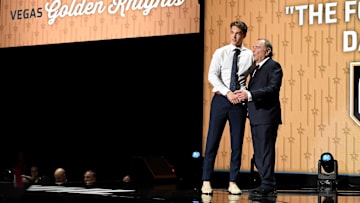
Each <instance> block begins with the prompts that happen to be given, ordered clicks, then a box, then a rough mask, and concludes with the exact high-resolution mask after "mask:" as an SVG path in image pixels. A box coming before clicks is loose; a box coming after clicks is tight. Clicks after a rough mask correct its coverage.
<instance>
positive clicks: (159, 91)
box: [0, 33, 203, 180]
mask: <svg viewBox="0 0 360 203" xmlns="http://www.w3.org/2000/svg"><path fill="white" fill-rule="evenodd" d="M0 51H1V56H2V58H3V59H2V60H3V62H2V64H8V65H7V66H6V67H4V66H3V68H2V74H1V75H2V78H3V88H2V90H3V91H2V92H3V95H2V100H3V105H2V118H3V119H2V120H3V125H2V126H3V130H2V132H3V133H2V136H1V137H2V138H1V139H2V140H1V143H2V144H1V151H0V152H1V154H0V158H1V168H8V167H12V166H13V165H14V164H16V160H17V154H18V152H20V151H22V152H24V154H25V162H26V165H27V166H30V165H31V164H37V165H40V167H41V168H42V169H43V172H44V171H45V172H46V173H48V174H49V176H51V177H52V173H53V170H54V169H55V168H56V167H64V168H66V170H67V172H68V174H69V176H70V177H71V178H72V179H74V180H78V179H82V176H83V173H84V170H85V169H87V168H95V169H97V170H98V171H101V172H103V173H104V174H103V175H104V176H106V177H105V178H111V177H112V176H113V175H114V173H116V172H118V171H119V170H121V169H122V168H124V167H126V163H127V160H129V158H131V157H139V156H140V157H148V156H155V157H164V158H166V159H167V160H168V161H169V162H170V163H171V164H174V165H175V166H176V168H178V171H179V173H186V171H188V170H191V169H189V168H188V167H189V164H190V163H191V153H192V151H194V150H198V151H201V143H202V102H203V100H202V97H203V93H202V91H203V36H202V34H201V33H195V34H181V35H171V36H158V37H144V38H130V39H118V40H106V41H92V42H77V43H67V44H54V45H41V46H24V47H13V48H3V49H0ZM6 61H7V62H6Z"/></svg>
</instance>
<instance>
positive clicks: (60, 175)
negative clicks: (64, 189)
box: [54, 168, 67, 185]
mask: <svg viewBox="0 0 360 203" xmlns="http://www.w3.org/2000/svg"><path fill="white" fill-rule="evenodd" d="M54 178H55V185H65V184H66V183H67V177H66V172H65V169H63V168H57V169H56V170H55V172H54Z"/></svg>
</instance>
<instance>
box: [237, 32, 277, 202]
mask: <svg viewBox="0 0 360 203" xmlns="http://www.w3.org/2000/svg"><path fill="white" fill-rule="evenodd" d="M253 54H254V61H255V64H256V68H255V69H254V71H253V72H252V74H251V76H250V81H249V84H248V90H245V91H244V90H241V92H239V93H238V95H239V99H241V100H247V101H248V102H247V106H248V113H249V114H248V118H249V120H250V125H251V135H252V141H253V148H254V158H255V166H256V168H257V169H258V172H259V175H260V179H261V185H260V186H259V187H258V188H256V189H254V190H252V191H251V192H250V196H255V197H276V195H277V193H276V180H275V172H274V171H275V143H276V138H277V131H278V128H279V125H280V124H281V123H282V120H281V106H280V99H279V93H280V87H281V83H282V78H283V71H282V68H281V65H280V64H279V63H278V62H277V61H274V60H273V59H272V56H273V47H272V44H271V42H270V41H269V40H267V39H258V40H257V41H256V42H255V44H254V46H253Z"/></svg>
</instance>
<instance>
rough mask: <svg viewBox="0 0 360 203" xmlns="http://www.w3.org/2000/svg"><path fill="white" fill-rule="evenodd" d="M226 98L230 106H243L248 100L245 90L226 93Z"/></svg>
mask: <svg viewBox="0 0 360 203" xmlns="http://www.w3.org/2000/svg"><path fill="white" fill-rule="evenodd" d="M226 97H227V98H228V100H229V101H230V102H231V103H232V104H238V103H242V104H243V105H245V103H246V101H247V100H248V92H247V91H246V90H235V91H234V92H228V93H227V95H226Z"/></svg>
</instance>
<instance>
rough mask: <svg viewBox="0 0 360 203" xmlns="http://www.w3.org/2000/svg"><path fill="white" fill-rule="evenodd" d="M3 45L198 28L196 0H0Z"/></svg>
mask: <svg viewBox="0 0 360 203" xmlns="http://www.w3.org/2000/svg"><path fill="white" fill-rule="evenodd" d="M0 30H1V32H0V33H1V35H0V48H2V47H16V46H30V45H43V44H59V43H69V42H82V41H95V40H109V39H124V38H137V37H150V36H163V35H178V34H191V33H199V31H200V5H199V3H198V1H197V0H172V1H170V0H155V1H137V0H134V1H131V0H130V1H128V0H37V1H27V0H20V1H14V0H0Z"/></svg>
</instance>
